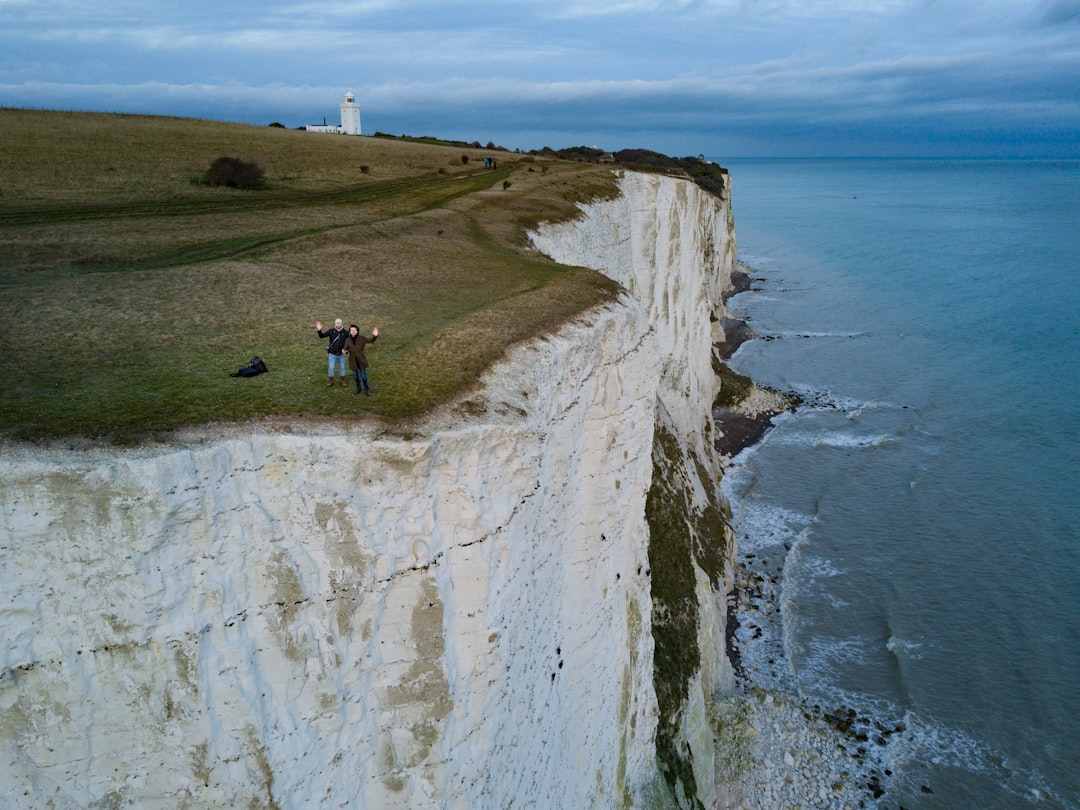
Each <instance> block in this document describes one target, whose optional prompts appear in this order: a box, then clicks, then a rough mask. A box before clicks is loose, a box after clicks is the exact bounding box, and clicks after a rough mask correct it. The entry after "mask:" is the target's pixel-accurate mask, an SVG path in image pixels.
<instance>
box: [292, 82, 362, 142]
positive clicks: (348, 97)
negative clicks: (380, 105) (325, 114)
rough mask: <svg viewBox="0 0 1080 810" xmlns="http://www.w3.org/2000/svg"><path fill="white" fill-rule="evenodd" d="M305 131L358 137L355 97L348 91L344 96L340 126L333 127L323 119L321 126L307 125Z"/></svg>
mask: <svg viewBox="0 0 1080 810" xmlns="http://www.w3.org/2000/svg"><path fill="white" fill-rule="evenodd" d="M305 129H306V130H307V131H308V132H330V133H333V134H335V135H338V134H340V135H359V134H360V105H359V104H357V103H356V96H354V95H353V91H352V90H350V91H349V92H348V93H346V94H345V101H343V102H342V104H341V126H339V127H335V126H333V125H332V124H327V123H326V119H325V118H324V119H323V122H322V123H321V124H308V125H307V126H306V127H305Z"/></svg>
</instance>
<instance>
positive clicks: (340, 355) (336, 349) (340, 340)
mask: <svg viewBox="0 0 1080 810" xmlns="http://www.w3.org/2000/svg"><path fill="white" fill-rule="evenodd" d="M315 329H316V331H318V333H319V337H321V338H330V344H329V345H328V346H327V347H326V355H327V361H326V376H327V377H328V379H327V381H326V384H327V386H331V385H333V384H334V366H337V367H338V369H339V370H340V371H341V384H342V385H345V341H346V340H348V339H349V333H348V332H346V331H345V327H344V326H342V321H341V318H338V319H337V320H336V321H334V328H333V329H327V330H326V331H325V332H324V331H323V328H322V321H315Z"/></svg>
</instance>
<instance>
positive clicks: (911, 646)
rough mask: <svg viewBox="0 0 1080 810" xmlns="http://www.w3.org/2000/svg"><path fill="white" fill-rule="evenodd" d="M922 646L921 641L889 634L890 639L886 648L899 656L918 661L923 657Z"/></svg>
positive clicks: (886, 643)
mask: <svg viewBox="0 0 1080 810" xmlns="http://www.w3.org/2000/svg"><path fill="white" fill-rule="evenodd" d="M922 648H923V643H922V642H921V641H911V640H910V639H904V638H897V637H896V636H889V640H888V641H886V642H885V649H887V650H888V651H889V652H891V653H892V654H893V655H895V656H896V657H897V658H901V657H903V658H906V659H908V660H910V661H917V660H918V659H920V658H922V652H921V650H922Z"/></svg>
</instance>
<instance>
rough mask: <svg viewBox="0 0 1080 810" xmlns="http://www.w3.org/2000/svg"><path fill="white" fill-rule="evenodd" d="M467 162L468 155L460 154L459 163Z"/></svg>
mask: <svg viewBox="0 0 1080 810" xmlns="http://www.w3.org/2000/svg"><path fill="white" fill-rule="evenodd" d="M468 162H469V156H468V155H462V156H461V165H462V166H464V165H465V164H466V163H468Z"/></svg>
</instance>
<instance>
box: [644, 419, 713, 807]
mask: <svg viewBox="0 0 1080 810" xmlns="http://www.w3.org/2000/svg"><path fill="white" fill-rule="evenodd" d="M690 463H691V467H690V468H688V467H687V463H686V460H685V456H684V454H683V452H682V450H681V448H680V446H679V442H678V441H677V439H676V438H675V436H674V435H673V434H672V433H671V431H670V430H669V429H668V428H666V427H665V426H664V425H657V429H656V434H655V438H654V442H653V481H652V487H651V488H650V490H649V494H648V496H647V498H646V502H645V519H646V521H647V522H648V525H649V564H650V566H651V568H652V602H653V625H652V627H653V642H654V644H655V658H654V664H653V669H654V681H655V685H656V697H657V703H658V707H659V710H660V720H659V728H658V730H657V736H656V752H657V758H658V759H659V761H660V768H661V771H662V773H663V775H664V778H665V779H666V780H667V782H668V784H669V785H670V787H671V789H672V791H673V793H674V794H675V795H676V796H677V797H679V801H680V805H681V806H684V807H692V808H700V807H701V803H700V802H699V801H698V799H697V798H696V797H697V781H696V779H695V778H694V770H693V765H692V761H693V759H692V752H691V751H690V749H689V746H688V745H687V744H686V743H685V742H680V740H679V726H680V722H681V718H682V712H683V709H684V707H685V705H686V701H687V698H688V696H689V690H690V683H691V681H692V680H693V678H694V677H695V675H696V674H697V672H698V671H699V669H700V668H701V650H700V648H699V647H698V625H699V606H698V601H697V591H696V583H697V576H696V571H695V564H696V565H697V566H698V567H700V568H701V569H702V571H704V572H705V574H706V576H708V578H709V581H710V583H711V585H712V587H713V588H720V587H722V585H723V581H724V568H725V561H726V558H727V554H728V524H727V521H728V514H727V510H726V509H725V506H724V503H723V501H722V500H721V499H720V498H719V496H718V495H717V494H716V488H715V482H713V481H712V480H711V477H710V476H709V474H708V472H707V468H706V467H705V465H703V464H702V463H701V462H700V460H698V459H695V458H691V459H690ZM698 486H701V487H703V488H704V491H705V493H706V505H705V507H704V508H701V507H700V506H698V505H695V504H697V499H696V498H695V497H694V493H695V491H697V487H698Z"/></svg>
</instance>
